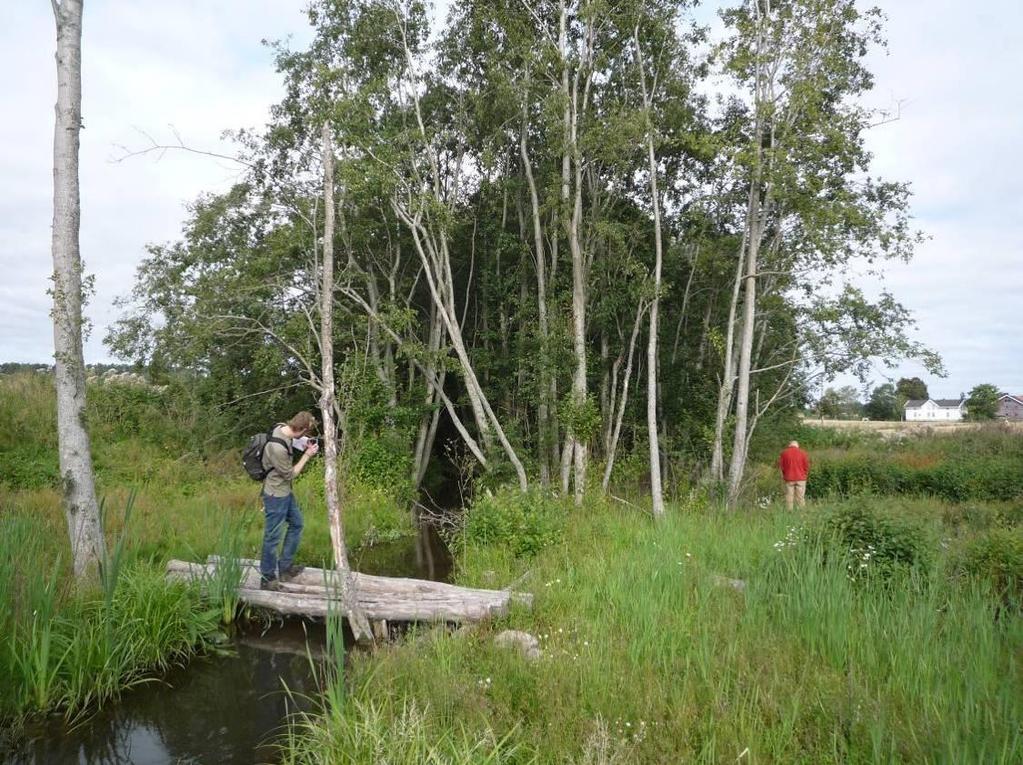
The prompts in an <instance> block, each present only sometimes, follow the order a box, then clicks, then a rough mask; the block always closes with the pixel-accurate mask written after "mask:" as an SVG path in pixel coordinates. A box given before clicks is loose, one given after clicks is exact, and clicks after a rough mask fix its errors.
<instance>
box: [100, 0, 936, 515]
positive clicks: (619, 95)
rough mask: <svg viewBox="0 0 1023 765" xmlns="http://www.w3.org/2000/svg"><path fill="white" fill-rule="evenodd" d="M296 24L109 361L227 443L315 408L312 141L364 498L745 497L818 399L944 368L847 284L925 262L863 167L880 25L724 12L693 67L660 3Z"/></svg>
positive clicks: (409, 0) (703, 35) (907, 328)
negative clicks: (135, 366)
mask: <svg viewBox="0 0 1023 765" xmlns="http://www.w3.org/2000/svg"><path fill="white" fill-rule="evenodd" d="M309 19H310V23H311V24H312V26H313V29H314V36H313V40H312V42H311V43H310V44H309V46H308V47H307V48H306V49H304V50H292V49H290V48H288V47H287V46H286V45H284V44H278V45H276V46H275V47H274V50H275V52H276V55H277V66H278V70H279V71H280V73H281V76H282V77H283V78H284V82H285V86H286V95H285V97H284V99H283V100H282V101H281V103H279V104H277V105H276V106H275V107H274V109H273V112H272V119H271V121H270V123H269V124H268V125H267V126H266V127H265V129H262V130H257V131H242V132H240V133H238V134H237V137H238V139H239V144H240V146H241V147H242V148H243V157H242V160H243V161H244V163H245V165H246V166H247V167H248V168H249V171H248V172H247V173H246V175H245V177H244V178H243V179H242V181H241V182H239V183H238V184H237V185H236V186H235V187H234V188H232V189H230V190H229V191H227V192H226V193H223V194H211V195H205V196H203V197H202V198H200V199H199V200H197V201H196V202H195V203H194V204H193V205H192V207H191V212H190V218H189V220H188V222H187V224H186V226H185V229H184V231H183V233H182V237H181V239H180V240H178V241H176V242H171V243H167V244H160V245H154V246H152V247H151V248H150V251H149V255H148V257H147V258H146V259H145V260H144V261H143V263H142V265H141V266H140V268H139V271H138V277H137V281H136V284H135V287H134V289H133V291H132V294H131V295H130V296H129V297H128V298H127V299H126V301H125V303H124V309H125V313H124V315H123V317H122V319H121V320H120V321H119V323H118V324H117V325H116V327H115V328H114V329H113V331H112V332H111V333H110V335H109V337H108V342H109V344H110V347H111V348H112V349H114V351H115V352H117V353H118V355H120V356H121V357H123V358H125V359H129V360H132V361H135V362H137V363H148V364H156V363H159V364H162V365H169V367H171V368H173V369H176V370H178V371H179V373H183V374H185V373H187V374H191V375H193V376H194V381H195V385H196V386H197V387H198V388H199V389H200V390H202V391H203V395H205V396H207V397H208V398H209V399H210V400H211V401H212V402H215V403H216V404H217V405H218V406H222V407H229V408H234V409H235V410H237V412H238V418H239V421H240V422H244V423H246V425H249V424H251V425H253V426H254V425H255V424H256V423H258V422H260V421H264V422H265V421H266V419H269V418H270V417H271V416H272V413H273V412H275V411H278V410H279V409H280V408H281V407H283V406H286V405H290V403H291V402H293V401H297V400H298V399H301V398H302V397H303V396H308V394H306V393H305V392H304V390H305V389H304V388H303V386H304V385H306V384H307V383H310V382H313V383H315V382H316V381H317V380H319V379H321V378H322V375H321V372H320V371H318V370H319V369H320V360H321V356H322V352H323V348H322V341H321V340H320V339H319V337H318V334H317V327H318V325H319V318H320V311H321V306H320V303H319V301H318V299H317V298H318V296H319V294H318V293H317V289H318V288H317V286H316V285H317V284H318V280H319V277H320V276H321V274H322V270H321V269H322V263H321V261H320V255H319V253H320V251H321V240H322V237H323V232H324V218H325V217H326V216H325V214H324V210H323V201H322V200H323V195H322V194H321V193H320V192H321V189H320V183H321V179H322V177H323V173H322V166H321V165H322V152H321V151H320V143H321V134H322V132H323V131H324V130H325V131H327V133H328V134H329V139H330V142H331V145H332V146H333V147H334V150H335V153H336V167H335V168H334V172H333V178H334V181H333V183H334V191H335V193H334V195H333V198H334V199H335V203H334V207H335V208H336V209H335V210H334V212H335V213H336V221H337V225H336V229H335V233H334V235H333V240H334V245H335V246H334V248H333V249H334V251H335V252H336V257H335V260H336V274H335V279H334V284H335V299H334V301H333V321H332V325H333V338H332V350H333V359H334V364H333V366H334V368H335V372H336V379H337V387H338V392H337V402H338V403H337V406H338V409H339V411H340V412H341V417H340V420H339V423H338V424H339V428H340V432H341V437H342V440H343V442H344V444H345V448H346V449H347V450H348V451H347V457H346V459H348V460H349V461H350V464H351V465H353V466H355V467H358V468H359V469H363V468H366V469H367V470H370V472H372V471H377V472H379V473H381V474H387V475H392V476H393V475H395V474H401V475H403V476H405V478H406V480H407V481H408V482H409V483H410V484H411V485H412V486H419V485H421V484H422V483H423V482H424V481H425V482H429V480H431V476H432V475H434V473H436V472H437V471H440V470H442V469H444V468H443V466H441V465H438V464H437V462H438V461H436V460H432V457H433V456H435V455H438V454H446V455H447V456H448V457H449V458H450V459H449V462H455V463H457V464H460V465H471V470H472V471H478V472H479V473H481V474H484V475H486V476H488V480H505V479H508V478H515V479H516V480H517V481H518V483H519V485H520V486H521V487H523V488H525V487H527V486H528V485H529V484H531V483H533V482H536V481H538V482H539V483H541V484H542V485H545V486H553V487H560V488H561V489H562V490H564V491H568V490H569V489H570V486H571V485H574V487H575V492H576V496H577V497H579V496H581V492H582V491H583V490H584V488H585V487H586V485H587V483H588V482H592V481H593V480H595V479H593V478H592V476H591V477H588V476H590V474H589V473H587V463H588V461H589V460H591V459H596V460H598V461H599V462H601V463H603V466H604V470H603V471H602V472H603V476H602V480H601V482H602V484H603V485H604V486H607V483H608V481H609V480H610V479H611V477H612V474H613V472H614V464H615V459H616V455H621V454H634V453H637V454H638V453H644V452H649V461H648V463H647V466H648V472H649V474H650V475H652V476H654V480H655V483H656V476H657V475H658V474H659V473H660V471H661V469H662V468H664V467H666V466H668V465H685V466H687V469H686V470H685V471H682V472H679V471H673V474H674V475H681V474H683V473H684V474H686V475H692V474H699V473H700V472H701V466H709V471H708V475H709V476H710V477H711V478H712V479H715V480H724V479H725V478H726V477H727V478H728V479H729V483H730V485H731V486H732V487H733V489H734V488H736V487H738V486H740V485H741V484H742V479H743V470H744V465H745V460H746V455H747V453H748V452H749V450H750V449H751V448H754V449H755V448H756V438H755V436H756V433H757V428H758V424H759V423H761V422H764V421H769V420H785V419H786V418H789V417H792V416H793V415H794V413H795V412H796V411H797V410H798V408H800V407H802V406H803V405H804V404H806V403H807V401H808V399H809V394H808V391H809V390H811V389H812V388H813V387H814V386H815V385H817V384H818V383H819V382H820V381H821V380H828V379H830V378H832V377H833V376H834V375H836V374H839V373H850V374H853V375H857V376H859V377H861V378H865V376H866V374H867V373H868V371H869V369H870V365H871V364H873V363H878V362H880V363H883V364H893V363H894V362H895V361H896V360H898V359H900V358H905V357H915V358H919V359H921V360H922V361H923V362H924V363H925V364H926V365H928V367H929V368H930V369H934V370H937V369H938V368H939V366H940V361H939V360H938V359H937V357H936V356H935V355H934V354H933V353H931V352H930V351H928V350H927V349H926V348H924V347H923V346H921V345H920V344H919V343H918V342H916V341H915V340H913V338H912V335H911V333H912V328H913V321H912V317H911V316H910V315H909V313H908V312H907V311H906V310H905V308H904V307H903V306H901V305H900V304H899V303H898V302H897V300H896V299H895V298H894V297H893V296H892V295H890V294H887V293H885V294H882V295H881V296H880V297H879V298H877V299H872V298H868V297H867V295H866V294H865V293H864V292H863V291H862V290H861V289H859V288H858V287H857V286H856V285H855V284H854V283H853V279H854V276H855V273H856V269H857V268H860V267H863V266H864V265H865V266H866V267H868V268H870V269H873V270H877V269H879V268H880V267H881V265H882V264H883V263H884V262H885V261H886V260H888V259H893V258H894V259H905V258H908V257H910V256H911V254H912V251H913V248H914V245H915V243H916V242H917V241H918V234H917V232H916V231H915V230H913V228H912V226H911V222H910V216H909V191H908V186H907V185H906V184H904V183H902V182H899V181H887V180H882V179H879V178H878V177H877V175H876V173H875V172H873V169H872V167H871V156H870V154H869V152H868V151H867V150H866V148H865V144H864V137H865V134H866V131H868V130H869V129H871V128H872V126H873V125H875V124H876V122H877V120H878V115H876V114H874V113H872V112H871V110H869V109H868V108H866V107H865V106H864V102H863V97H864V95H865V94H866V93H868V92H869V90H870V88H871V86H872V78H871V75H870V72H869V71H868V70H867V68H866V65H865V61H866V56H867V54H868V52H869V51H870V50H872V49H874V48H875V47H876V46H878V45H880V44H882V42H883V39H882V29H881V23H880V17H879V16H878V15H877V14H876V12H873V11H861V10H860V9H859V8H858V7H857V5H856V4H855V3H853V2H852V0H790V1H789V2H784V3H772V4H765V3H763V2H741V3H737V4H736V5H735V6H734V7H732V8H730V9H729V10H727V11H726V12H724V13H723V14H722V19H723V21H724V25H725V26H724V33H723V35H722V36H721V37H720V38H719V39H714V40H709V39H708V31H707V30H706V29H704V28H700V27H699V26H697V25H695V24H694V23H693V20H692V18H691V17H690V16H689V7H688V4H686V3H681V4H680V3H667V2H664V3H662V2H624V3H607V2H604V0H576V1H575V2H568V0H545V1H542V2H537V3H531V4H524V3H519V2H511V0H501V1H499V2H478V1H477V0H469V1H468V2H464V3H459V4H457V5H456V6H455V7H454V8H453V9H452V11H451V13H450V14H449V16H448V18H447V19H446V21H445V23H444V25H443V28H441V29H440V30H436V31H437V34H436V36H435V38H434V39H435V40H436V42H435V43H430V42H428V41H429V40H430V39H431V38H430V36H429V34H428V33H429V31H430V30H429V29H428V21H427V16H426V14H425V12H424V9H423V6H422V4H421V3H419V2H415V1H413V0H316V2H313V3H312V5H311V8H310V11H309ZM708 43H709V44H708ZM708 51H709V55H708ZM723 83H727V84H723ZM715 88H718V91H717V92H714V91H715ZM644 347H645V348H646V353H645V354H644V353H637V350H636V349H637V348H644ZM640 380H645V381H646V385H640V384H639V381H640ZM900 385H901V381H900ZM899 393H900V394H901V393H903V391H902V389H901V388H899ZM925 393H926V391H925ZM648 446H649V449H648V448H647V447H648ZM370 455H372V456H370ZM367 465H369V466H371V467H367ZM360 466H362V467H360ZM431 467H433V468H434V470H431V469H430V468H431ZM690 469H692V470H690ZM655 494H656V491H655ZM655 506H656V499H655Z"/></svg>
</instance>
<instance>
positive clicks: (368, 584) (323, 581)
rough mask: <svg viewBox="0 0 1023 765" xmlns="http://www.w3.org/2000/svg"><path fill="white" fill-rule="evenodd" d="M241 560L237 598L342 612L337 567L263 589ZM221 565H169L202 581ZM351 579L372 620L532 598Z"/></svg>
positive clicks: (466, 617)
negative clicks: (335, 589) (336, 584)
mask: <svg viewBox="0 0 1023 765" xmlns="http://www.w3.org/2000/svg"><path fill="white" fill-rule="evenodd" d="M241 563H242V566H241V568H240V571H239V573H240V581H239V586H238V597H239V599H240V600H241V601H242V602H244V603H247V604H249V605H252V606H257V607H260V608H268V609H271V610H274V611H277V612H278V613H282V614H288V615H297V616H312V617H325V616H327V615H328V614H329V613H337V612H338V609H339V606H340V601H339V599H338V598H337V595H336V592H332V590H333V587H331V586H329V584H330V583H331V582H334V581H336V578H335V577H336V572H333V571H330V572H327V571H324V570H322V569H306V570H305V571H303V572H302V573H301V574H299V576H297V577H296V578H295V579H294V580H292V581H290V582H287V583H282V584H281V590H280V591H277V592H275V591H268V590H261V589H259V571H258V568H256V567H255V566H253V565H252V562H251V561H242V562H241ZM217 565H218V561H215V562H212V563H206V564H203V563H189V562H187V561H179V560H172V561H170V562H169V563H168V564H167V576H168V577H169V578H171V579H179V580H193V581H195V580H198V581H202V580H204V579H208V578H210V577H212V576H214V575H215V574H216V570H217ZM351 583H352V587H353V589H354V591H355V593H354V594H355V599H356V603H357V604H358V606H359V608H360V609H361V610H362V611H363V612H364V613H365V615H366V617H367V618H368V619H370V620H377V621H398V622H420V621H422V622H438V621H444V622H466V621H480V620H483V619H487V618H489V617H491V616H499V615H503V614H505V613H507V611H508V607H509V604H510V603H511V602H512V601H513V600H516V601H521V602H524V603H526V604H527V605H528V604H530V603H531V601H532V596H530V595H528V593H515V594H513V593H509V592H508V591H506V590H478V589H470V588H465V587H456V586H455V585H450V584H445V583H443V582H427V581H424V580H420V579H405V578H397V577H395V578H391V577H381V576H370V575H366V574H359V573H356V572H352V573H351Z"/></svg>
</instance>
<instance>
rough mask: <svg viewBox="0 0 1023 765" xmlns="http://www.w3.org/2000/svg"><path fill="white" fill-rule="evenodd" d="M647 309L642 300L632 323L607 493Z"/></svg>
mask: <svg viewBox="0 0 1023 765" xmlns="http://www.w3.org/2000/svg"><path fill="white" fill-rule="evenodd" d="M644 310H645V308H644V306H643V301H642V300H640V302H639V305H637V306H636V320H635V321H634V322H633V323H632V335H631V336H630V337H629V351H628V356H627V358H626V361H625V374H624V375H623V376H622V392H621V395H620V396H619V397H618V411H617V413H616V414H615V421H614V430H613V431H612V432H611V436H610V437H609V438H608V447H607V462H606V463H605V464H604V479H603V480H602V481H601V483H600V485H601V488H602V489H603V490H604V493H605V494H606V493H607V487H608V486H609V485H610V483H611V471H612V470H613V469H614V464H615V453H616V452H617V451H618V439H619V437H620V436H621V433H622V421H623V420H624V419H625V407H626V405H627V404H628V403H629V380H630V379H631V378H632V358H633V356H634V355H635V353H636V338H637V337H638V336H639V327H640V324H641V323H642V322H643V312H644Z"/></svg>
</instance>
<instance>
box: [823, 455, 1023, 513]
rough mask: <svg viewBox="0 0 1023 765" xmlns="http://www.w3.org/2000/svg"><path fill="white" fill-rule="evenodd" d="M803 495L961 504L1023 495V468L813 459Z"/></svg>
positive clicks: (991, 459)
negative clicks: (922, 498) (909, 497)
mask: <svg viewBox="0 0 1023 765" xmlns="http://www.w3.org/2000/svg"><path fill="white" fill-rule="evenodd" d="M807 491H808V492H809V493H810V496H812V497H827V496H842V497H848V496H853V495H855V494H861V493H864V492H869V493H874V494H886V495H897V494H905V495H924V496H932V497H937V498H939V499H944V500H948V501H949V502H965V501H968V500H977V499H986V500H1002V501H1008V500H1015V499H1017V498H1019V497H1023V464H1021V462H1020V460H1019V459H1018V458H1016V457H1011V456H987V457H981V456H978V457H975V458H973V459H971V460H970V461H969V462H968V463H964V462H960V461H953V460H947V461H942V462H939V463H938V464H935V465H932V466H929V467H911V466H908V465H905V464H901V463H900V462H897V461H895V460H893V459H890V458H885V457H883V456H878V455H876V454H863V455H854V456H851V457H848V458H842V459H822V460H817V461H815V463H814V466H813V472H812V475H811V478H810V481H809V483H808V484H807Z"/></svg>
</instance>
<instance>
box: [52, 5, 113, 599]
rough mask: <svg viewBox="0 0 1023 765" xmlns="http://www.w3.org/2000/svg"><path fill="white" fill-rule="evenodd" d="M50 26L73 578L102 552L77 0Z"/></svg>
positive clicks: (64, 474)
mask: <svg viewBox="0 0 1023 765" xmlns="http://www.w3.org/2000/svg"><path fill="white" fill-rule="evenodd" d="M52 5H53V16H54V21H55V22H56V27H57V105H56V109H55V111H56V119H55V121H54V128H53V238H52V252H53V314H52V315H53V349H54V359H55V369H54V380H55V385H56V389H57V441H58V452H59V460H60V478H61V489H62V492H63V503H64V515H65V518H66V519H67V526H68V534H69V536H70V538H71V558H72V565H73V569H74V573H75V576H76V577H77V578H79V579H82V578H87V577H90V576H93V575H95V574H96V573H97V572H98V571H99V566H100V565H101V563H102V561H103V559H104V557H105V550H104V543H103V526H102V524H101V522H100V515H99V505H98V503H97V502H96V483H95V477H94V475H93V470H92V451H91V447H90V444H89V432H88V430H87V429H86V425H85V359H84V356H83V353H82V260H81V255H80V253H79V250H78V230H79V224H80V218H81V201H80V199H79V189H78V147H79V131H80V130H81V124H82V0H63V1H62V2H57V0H53V2H52Z"/></svg>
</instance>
